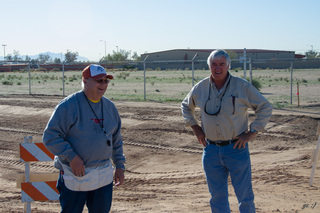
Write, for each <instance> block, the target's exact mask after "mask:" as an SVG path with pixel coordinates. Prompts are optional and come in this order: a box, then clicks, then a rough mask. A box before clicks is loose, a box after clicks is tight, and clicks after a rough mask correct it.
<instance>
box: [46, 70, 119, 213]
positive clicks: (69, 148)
mask: <svg viewBox="0 0 320 213" xmlns="http://www.w3.org/2000/svg"><path fill="white" fill-rule="evenodd" d="M111 79H113V76H112V75H108V74H107V73H106V71H105V69H104V68H103V67H101V66H100V65H89V66H87V67H86V68H85V69H84V70H83V72H82V85H83V90H82V91H79V92H76V93H74V94H71V95H69V96H68V97H66V98H65V99H63V100H62V101H61V102H60V103H59V104H58V105H57V106H56V108H55V110H54V112H53V114H52V116H51V118H50V120H49V122H48V124H47V126H46V128H45V131H44V134H43V142H44V144H45V145H46V147H47V148H48V150H50V151H51V152H52V153H53V154H55V155H56V156H55V161H54V166H55V167H56V168H57V169H59V170H60V171H61V172H60V177H59V180H58V185H57V188H58V190H59V193H60V196H59V199H60V204H61V209H62V211H61V212H82V211H83V208H84V205H85V204H86V205H87V207H88V210H89V212H109V211H110V208H111V202H112V188H113V165H112V163H113V164H114V166H115V168H116V171H115V174H114V179H115V185H116V186H120V185H122V184H123V183H124V163H125V157H124V154H123V141H122V136H121V131H120V129H121V120H120V116H119V113H118V111H117V109H116V107H115V105H114V104H113V103H112V102H111V101H110V100H109V99H107V98H105V97H104V96H103V95H104V93H105V92H106V90H107V88H108V84H109V82H110V80H111Z"/></svg>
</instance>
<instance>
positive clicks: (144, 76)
mask: <svg viewBox="0 0 320 213" xmlns="http://www.w3.org/2000/svg"><path fill="white" fill-rule="evenodd" d="M148 57H149V55H147V56H146V57H145V59H144V60H143V78H144V84H143V92H144V93H143V98H144V100H146V99H147V98H146V96H147V95H146V60H147V58H148Z"/></svg>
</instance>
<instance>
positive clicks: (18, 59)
mask: <svg viewBox="0 0 320 213" xmlns="http://www.w3.org/2000/svg"><path fill="white" fill-rule="evenodd" d="M12 59H13V61H22V58H21V57H20V54H19V51H17V50H13V58H12Z"/></svg>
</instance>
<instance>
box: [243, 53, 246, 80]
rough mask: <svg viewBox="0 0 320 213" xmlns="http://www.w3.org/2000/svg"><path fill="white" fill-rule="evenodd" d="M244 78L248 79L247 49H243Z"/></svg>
mask: <svg viewBox="0 0 320 213" xmlns="http://www.w3.org/2000/svg"><path fill="white" fill-rule="evenodd" d="M243 78H244V79H247V49H246V48H244V49H243Z"/></svg>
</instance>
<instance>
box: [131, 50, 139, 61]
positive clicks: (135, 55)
mask: <svg viewBox="0 0 320 213" xmlns="http://www.w3.org/2000/svg"><path fill="white" fill-rule="evenodd" d="M132 59H133V60H134V61H141V57H140V56H138V54H137V52H133V54H132Z"/></svg>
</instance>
